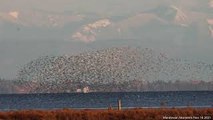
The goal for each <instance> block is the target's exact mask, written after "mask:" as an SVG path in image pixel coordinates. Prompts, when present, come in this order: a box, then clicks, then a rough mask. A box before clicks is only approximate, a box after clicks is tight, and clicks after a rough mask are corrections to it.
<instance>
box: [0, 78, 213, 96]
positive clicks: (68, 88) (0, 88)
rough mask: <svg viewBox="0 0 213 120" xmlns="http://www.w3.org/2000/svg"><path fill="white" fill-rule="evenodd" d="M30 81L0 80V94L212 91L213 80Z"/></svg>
mask: <svg viewBox="0 0 213 120" xmlns="http://www.w3.org/2000/svg"><path fill="white" fill-rule="evenodd" d="M46 84H47V85H45V84H41V83H35V82H33V83H31V82H26V83H25V84H18V83H16V82H15V81H12V80H0V94H5V93H69V92H77V90H78V89H81V90H82V91H81V92H83V88H85V87H88V88H89V92H142V91H212V90H213V82H212V81H211V82H206V81H178V80H177V81H161V80H158V81H153V82H144V81H138V80H133V81H129V82H120V83H114V82H112V83H107V84H100V83H86V82H85V83H82V82H79V83H70V82H66V83H57V84H56V83H46Z"/></svg>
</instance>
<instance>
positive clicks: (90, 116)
mask: <svg viewBox="0 0 213 120" xmlns="http://www.w3.org/2000/svg"><path fill="white" fill-rule="evenodd" d="M166 119H168V120H171V119H173V120H174V119H182V120H183V119H187V120H202V119H203V120H212V119H213V108H202V109H195V108H156V109H148V108H147V109H126V110H120V111H119V110H89V109H85V110H72V109H63V110H47V111H45V110H24V111H9V112H0V120H166Z"/></svg>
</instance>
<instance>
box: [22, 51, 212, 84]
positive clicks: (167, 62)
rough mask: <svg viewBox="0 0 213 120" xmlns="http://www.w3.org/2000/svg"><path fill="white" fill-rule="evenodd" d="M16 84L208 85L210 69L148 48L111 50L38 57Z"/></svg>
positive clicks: (23, 71)
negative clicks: (200, 82)
mask: <svg viewBox="0 0 213 120" xmlns="http://www.w3.org/2000/svg"><path fill="white" fill-rule="evenodd" d="M18 80H19V81H20V83H26V82H30V83H31V84H32V83H37V84H39V85H45V86H47V87H51V86H52V85H63V83H64V82H65V81H69V82H70V83H75V82H78V83H87V84H93V83H98V84H107V83H120V82H124V81H125V82H128V81H131V80H141V81H156V80H165V81H169V80H170V81H175V80H204V81H212V80H213V65H211V64H206V63H203V62H193V63H190V62H189V61H187V60H181V59H174V58H169V57H167V56H166V55H165V54H163V53H158V52H156V51H154V50H152V49H148V48H146V49H142V48H131V47H114V48H108V49H103V50H97V51H88V52H84V53H81V54H78V55H73V56H67V55H63V56H43V57H40V58H38V59H35V60H32V61H31V62H29V63H27V64H26V65H24V66H23V67H22V68H21V69H20V70H19V72H18ZM48 85H49V86H48Z"/></svg>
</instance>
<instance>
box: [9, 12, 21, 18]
mask: <svg viewBox="0 0 213 120" xmlns="http://www.w3.org/2000/svg"><path fill="white" fill-rule="evenodd" d="M8 14H9V15H10V16H11V17H13V18H15V19H18V17H19V12H18V11H12V12H9V13H8Z"/></svg>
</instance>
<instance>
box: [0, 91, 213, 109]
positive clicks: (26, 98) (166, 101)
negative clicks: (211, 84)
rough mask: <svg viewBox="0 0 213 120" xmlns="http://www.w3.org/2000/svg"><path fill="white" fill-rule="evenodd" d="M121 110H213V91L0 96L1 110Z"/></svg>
mask: <svg viewBox="0 0 213 120" xmlns="http://www.w3.org/2000/svg"><path fill="white" fill-rule="evenodd" d="M118 99H121V101H122V107H124V108H134V107H161V106H162V105H164V106H167V107H187V106H191V107H213V91H179V92H117V93H59V94H3V95H0V110H1V111H3V110H23V109H61V108H73V109H82V108H83V109H84V108H93V109H96V108H97V109H98V108H107V107H108V106H109V105H111V106H112V107H116V106H117V100H118Z"/></svg>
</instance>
